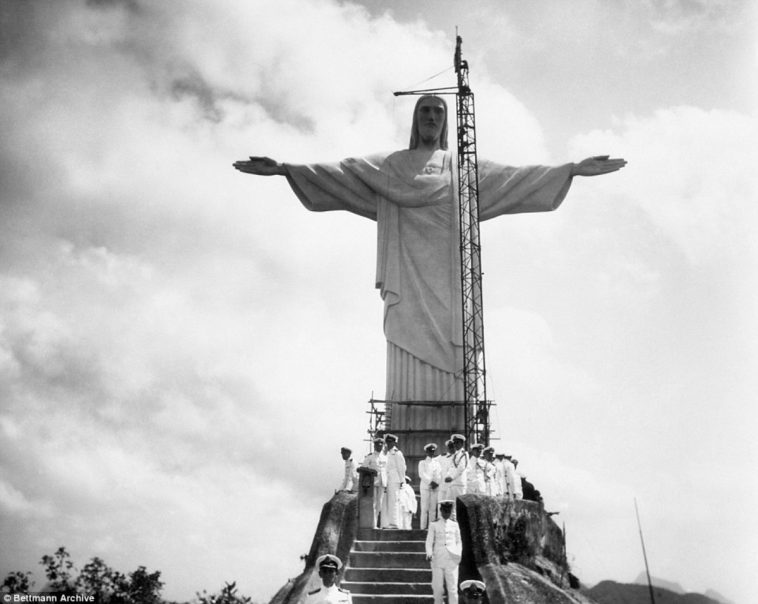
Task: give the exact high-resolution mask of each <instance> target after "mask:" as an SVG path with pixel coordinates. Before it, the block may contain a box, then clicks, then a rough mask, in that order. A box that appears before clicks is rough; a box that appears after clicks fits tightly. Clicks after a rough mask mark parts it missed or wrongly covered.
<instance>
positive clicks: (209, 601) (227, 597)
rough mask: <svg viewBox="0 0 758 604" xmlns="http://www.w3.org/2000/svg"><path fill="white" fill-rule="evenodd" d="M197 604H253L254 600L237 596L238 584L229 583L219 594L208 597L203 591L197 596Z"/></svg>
mask: <svg viewBox="0 0 758 604" xmlns="http://www.w3.org/2000/svg"><path fill="white" fill-rule="evenodd" d="M197 598H198V599H197V604H252V600H251V599H250V598H248V597H246V596H240V595H238V594H237V582H236V581H234V582H232V583H227V584H226V585H225V586H224V588H223V589H222V590H221V591H220V592H219V593H218V594H212V595H208V592H206V591H203V593H202V594H200V593H198V594H197Z"/></svg>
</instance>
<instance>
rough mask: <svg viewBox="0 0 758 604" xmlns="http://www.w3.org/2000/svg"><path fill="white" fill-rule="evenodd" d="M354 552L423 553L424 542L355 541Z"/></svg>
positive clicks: (424, 548)
mask: <svg viewBox="0 0 758 604" xmlns="http://www.w3.org/2000/svg"><path fill="white" fill-rule="evenodd" d="M353 551H354V552H424V551H426V545H425V542H424V541H355V542H354V543H353Z"/></svg>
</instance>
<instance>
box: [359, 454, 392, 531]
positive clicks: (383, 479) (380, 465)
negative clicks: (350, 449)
mask: <svg viewBox="0 0 758 604" xmlns="http://www.w3.org/2000/svg"><path fill="white" fill-rule="evenodd" d="M363 465H364V466H365V467H367V468H371V469H372V470H376V476H374V528H379V513H380V512H381V511H382V509H383V507H382V506H383V504H384V490H385V489H386V488H387V454H386V453H385V452H384V451H378V452H377V451H372V452H371V453H369V454H368V455H366V458H365V459H364V460H363Z"/></svg>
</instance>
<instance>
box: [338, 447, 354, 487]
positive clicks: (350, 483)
mask: <svg viewBox="0 0 758 604" xmlns="http://www.w3.org/2000/svg"><path fill="white" fill-rule="evenodd" d="M340 455H342V460H343V461H344V462H345V474H344V475H343V477H342V484H341V485H340V488H339V490H340V491H353V490H355V486H356V485H357V484H358V472H357V471H356V469H355V462H354V461H353V457H352V456H353V452H352V450H351V449H348V448H347V447H342V448H341V449H340Z"/></svg>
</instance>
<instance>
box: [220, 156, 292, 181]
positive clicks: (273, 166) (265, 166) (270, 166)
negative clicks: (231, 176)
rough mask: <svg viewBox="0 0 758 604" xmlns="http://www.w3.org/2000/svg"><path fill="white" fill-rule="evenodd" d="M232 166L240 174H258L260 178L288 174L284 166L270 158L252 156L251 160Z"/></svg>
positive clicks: (237, 162) (235, 163) (238, 162)
mask: <svg viewBox="0 0 758 604" xmlns="http://www.w3.org/2000/svg"><path fill="white" fill-rule="evenodd" d="M232 165H233V166H234V168H235V169H237V170H239V171H240V172H246V173H247V174H257V175H258V176H274V175H284V174H286V173H287V171H286V170H285V168H284V165H283V164H280V163H279V162H278V161H276V160H274V159H271V158H270V157H255V156H250V159H249V160H242V161H236V162H234V164H232Z"/></svg>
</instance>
